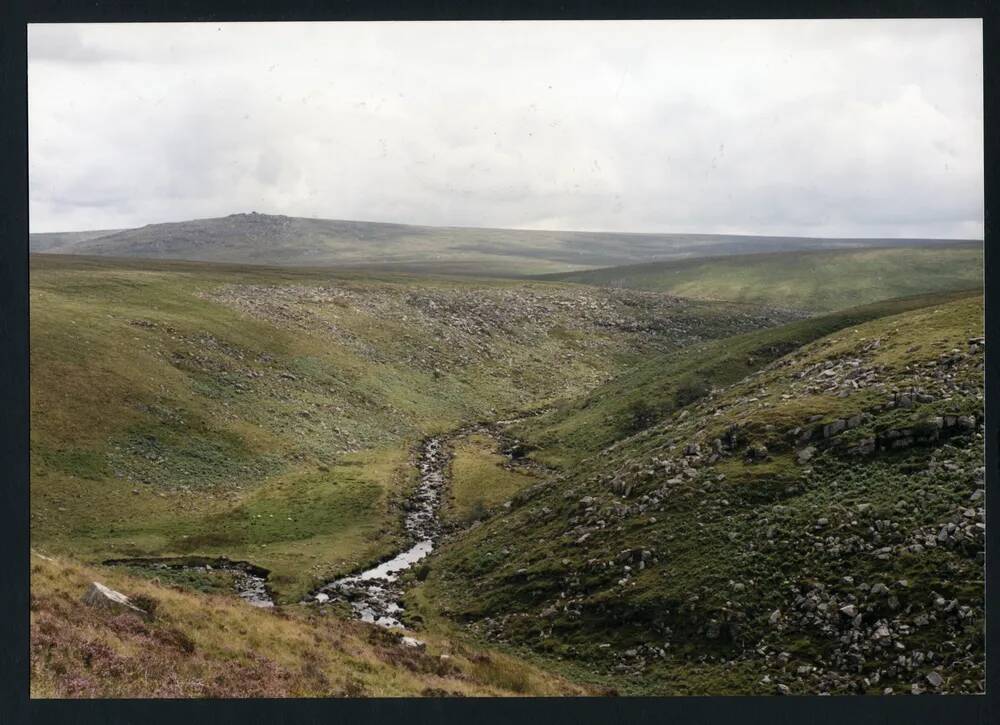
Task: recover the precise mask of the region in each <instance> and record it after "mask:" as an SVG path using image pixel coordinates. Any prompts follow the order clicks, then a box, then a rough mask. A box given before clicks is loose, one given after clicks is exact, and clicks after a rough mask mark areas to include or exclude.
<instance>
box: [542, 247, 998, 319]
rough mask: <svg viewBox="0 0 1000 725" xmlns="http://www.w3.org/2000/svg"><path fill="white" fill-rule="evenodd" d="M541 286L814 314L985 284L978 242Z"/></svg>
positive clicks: (599, 273)
mask: <svg viewBox="0 0 1000 725" xmlns="http://www.w3.org/2000/svg"><path fill="white" fill-rule="evenodd" d="M542 278H543V279H550V280H558V281H561V282H579V283H583V284H593V285H599V286H605V287H622V288H629V289H637V290H646V291H654V292H666V293H669V294H672V295H678V296H680V297H691V298H696V299H716V300H730V301H738V302H753V303H758V304H771V305H780V306H784V307H796V308H800V309H809V310H815V311H830V310H836V309H843V308H845V307H851V306H854V305H859V304H867V303H870V302H876V301H879V300H886V299H890V298H894V297H903V296H908V295H915V294H927V293H931V292H946V291H949V290H959V289H968V288H971V287H977V286H981V285H982V284H983V243H982V242H964V243H940V244H937V245H930V244H923V243H922V242H921V243H920V245H919V246H913V247H883V248H870V249H834V250H811V251H805V252H800V253H798V254H780V253H779V254H741V255H732V256H726V257H702V258H699V259H684V260H673V261H668V262H653V263H647V264H637V265H627V266H621V267H611V268H605V269H592V270H586V271H578V272H570V273H566V274H551V275H543V276H542Z"/></svg>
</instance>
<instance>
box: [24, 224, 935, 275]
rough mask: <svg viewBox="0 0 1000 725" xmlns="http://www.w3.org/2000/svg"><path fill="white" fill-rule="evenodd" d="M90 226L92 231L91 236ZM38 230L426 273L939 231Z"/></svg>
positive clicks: (143, 249)
mask: <svg viewBox="0 0 1000 725" xmlns="http://www.w3.org/2000/svg"><path fill="white" fill-rule="evenodd" d="M87 234H92V235H93V238H90V239H87V238H85V237H84V235H87ZM63 236H64V237H65V243H63V244H59V243H58V239H59V235H52V234H48V235H32V242H31V249H32V251H48V252H55V253H71V254H92V255H102V256H116V257H143V258H151V259H187V260H201V261H212V262H232V263H244V264H276V265H283V266H316V265H337V266H345V265H364V266H368V267H371V266H372V265H375V266H380V267H385V268H388V269H392V270H395V271H419V272H425V273H431V274H434V273H438V274H440V273H445V272H447V273H457V274H492V275H497V276H503V275H525V274H541V273H545V272H564V271H572V270H578V269H586V268H592V267H607V266H610V265H621V264H631V263H635V262H645V261H652V260H662V259H673V258H684V257H690V256H693V255H697V256H704V255H710V254H741V253H748V252H777V251H787V250H802V249H837V248H859V247H870V246H896V245H906V246H923V245H926V244H932V243H933V242H934V240H912V239H911V240H904V239H899V240H891V239H890V240H877V239H812V238H804V237H753V236H728V235H711V234H706V235H697V234H623V233H613V232H572V231H536V230H516V229H482V228H471V227H427V226H414V225H407V224H387V223H379V222H360V221H344V220H334V219H306V218H300V217H288V216H280V215H268V214H256V213H251V214H231V215H229V216H227V217H220V218H215V219H197V220H191V221H184V222H172V223H167V224H149V225H146V226H144V227H141V228H138V229H125V230H120V231H117V232H114V233H96V232H95V233H70V234H66V235H63Z"/></svg>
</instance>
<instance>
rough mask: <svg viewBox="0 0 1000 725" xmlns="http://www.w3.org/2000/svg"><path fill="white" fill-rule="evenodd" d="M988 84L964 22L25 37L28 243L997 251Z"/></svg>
mask: <svg viewBox="0 0 1000 725" xmlns="http://www.w3.org/2000/svg"><path fill="white" fill-rule="evenodd" d="M103 61H106V62H103ZM981 63H982V47H981V24H980V23H979V21H968V20H957V21H954V20H949V21H930V20H928V21H822V22H820V21H796V22H792V21H780V22H764V21H759V22H746V23H745V22H725V23H717V22H716V23H701V22H690V21H685V22H680V23H678V22H632V23H627V22H623V23H530V24H529V23H502V24H497V23H475V24H459V23H442V24H428V23H421V24H412V23H388V24H370V25H369V24H326V23H319V24H280V25H274V26H267V25H254V24H250V25H236V24H232V25H223V26H218V25H201V26H196V25H142V26H125V25H116V26H59V27H55V26H32V27H31V28H30V29H29V84H30V85H29V95H30V98H29V102H30V118H29V132H30V148H29V151H30V156H31V164H30V182H31V186H30V189H31V224H32V229H33V230H35V231H49V230H63V229H73V228H109V227H121V226H133V225H141V224H145V223H149V222H156V221H167V220H172V219H185V218H192V217H198V216H214V215H222V214H228V213H232V212H235V211H245V210H249V209H256V210H258V211H263V212H272V213H284V214H298V215H310V216H323V217H337V218H356V219H369V220H384V221H399V222H412V223H418V224H458V225H473V226H506V227H535V228H543V227H549V228H552V227H560V228H567V229H598V230H600V229H605V230H620V231H668V232H669V231H676V232H706V233H707V232H730V233H734V232H744V233H761V234H823V235H829V236H848V235H852V236H863V235H878V236H915V235H917V236H956V237H967V236H981V234H982V227H983V196H982V194H983V191H982V183H983V148H982V133H983V117H982V97H981V86H982V67H981Z"/></svg>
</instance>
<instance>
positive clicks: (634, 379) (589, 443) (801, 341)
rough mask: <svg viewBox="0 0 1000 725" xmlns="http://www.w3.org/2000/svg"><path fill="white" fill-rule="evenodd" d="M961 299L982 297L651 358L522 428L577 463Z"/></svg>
mask: <svg viewBox="0 0 1000 725" xmlns="http://www.w3.org/2000/svg"><path fill="white" fill-rule="evenodd" d="M961 299H972V300H978V299H981V298H980V297H979V295H978V293H976V292H975V291H958V292H949V293H941V294H936V295H918V296H914V297H907V298H900V299H895V300H888V301H884V302H877V303H873V304H869V305H862V306H860V307H854V308H849V309H845V310H841V311H839V312H833V313H829V314H826V315H822V316H818V317H811V318H807V319H805V320H800V321H797V322H793V323H790V324H788V325H782V326H780V327H774V328H768V329H764V330H758V331H754V332H750V333H747V334H744V335H739V336H735V337H731V338H727V339H725V340H721V341H713V342H708V343H705V344H704V345H701V346H695V347H691V348H686V349H684V350H682V351H679V352H676V353H667V354H663V355H658V356H651V357H650V358H649V359H647V360H645V361H643V362H642V363H640V364H639V365H637V366H635V367H634V368H633V369H631V370H629V371H627V372H626V373H624V374H622V375H620V376H618V377H617V378H615V379H613V380H611V381H609V382H608V383H607V384H606V385H604V386H602V387H600V388H598V389H596V390H594V391H593V392H592V393H590V394H588V395H586V396H584V397H582V398H580V399H578V400H571V401H568V402H566V403H564V404H563V405H561V406H559V407H557V408H556V409H555V410H554V411H553V412H551V413H549V414H546V415H544V416H540V417H538V418H535V419H532V420H530V421H528V422H525V423H523V424H521V425H520V426H518V427H517V428H516V431H517V433H518V435H521V436H522V437H525V438H526V439H527V440H528V441H529V442H530V443H531V444H532V445H533V446H535V447H536V448H537V450H536V451H535V453H534V454H533V455H534V457H536V458H538V459H539V460H542V461H544V462H545V463H549V464H553V465H556V464H559V465H565V464H569V463H572V462H576V461H579V460H580V459H581V458H585V457H587V456H590V455H593V454H594V453H596V452H597V451H599V450H601V449H602V448H604V447H605V446H607V445H610V444H611V443H613V442H614V441H616V440H620V439H622V438H625V437H627V436H629V435H632V434H634V433H637V432H640V431H642V430H644V429H645V428H646V427H648V425H649V424H650V423H651V422H653V421H656V420H660V419H662V418H665V417H666V416H668V415H670V414H671V413H673V412H674V411H676V410H679V409H680V408H682V407H684V405H685V404H686V403H685V401H687V400H688V398H689V397H690V395H691V394H692V391H694V394H697V393H699V392H700V393H707V392H708V391H709V390H710V389H711V388H713V387H720V386H724V385H729V384H732V383H735V382H736V381H738V380H741V379H742V378H744V377H746V376H748V375H750V374H752V373H754V372H755V371H757V370H759V369H761V368H763V367H764V366H765V365H767V364H769V363H771V362H773V361H774V360H777V359H778V358H780V357H782V356H784V355H786V354H788V353H790V352H792V351H793V350H795V349H797V348H799V347H800V346H802V345H805V344H807V343H809V342H812V341H814V340H817V339H819V338H821V337H824V336H826V335H830V334H831V333H834V332H836V331H837V330H842V329H846V328H850V327H853V326H857V325H860V324H863V323H865V322H867V321H869V320H874V319H878V318H881V317H887V316H890V315H895V314H900V313H903V312H906V311H908V310H913V309H918V308H921V307H927V306H929V305H933V304H945V303H948V302H952V301H956V300H961ZM918 344H919V343H918ZM685 394H687V395H685Z"/></svg>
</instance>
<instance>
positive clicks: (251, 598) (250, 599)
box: [103, 556, 274, 609]
mask: <svg viewBox="0 0 1000 725" xmlns="http://www.w3.org/2000/svg"><path fill="white" fill-rule="evenodd" d="M103 563H104V564H105V565H107V566H132V567H140V568H146V569H153V570H156V569H160V570H167V569H173V570H181V569H183V570H187V571H204V572H212V571H224V572H228V573H230V574H232V575H233V585H234V586H235V588H236V594H237V595H238V596H239V597H240V599H242V600H243V601H245V602H246V603H247V604H249V605H250V606H252V607H260V608H262V609H269V608H271V607H273V606H274V598H273V597H272V596H271V591H270V589H268V587H267V577H268V575H270V573H271V572H269V571H268V570H267V569H264V568H261V567H259V566H256V565H254V564H251V563H250V562H248V561H233V560H232V559H227V558H226V557H215V558H208V557H196V556H183V557H166V558H132V559H108V560H107V561H105V562H103Z"/></svg>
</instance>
